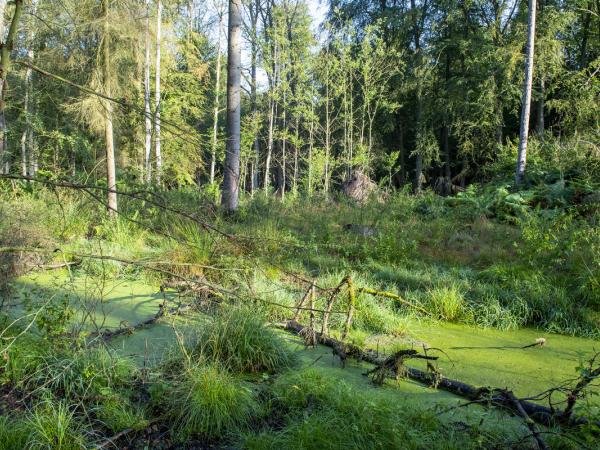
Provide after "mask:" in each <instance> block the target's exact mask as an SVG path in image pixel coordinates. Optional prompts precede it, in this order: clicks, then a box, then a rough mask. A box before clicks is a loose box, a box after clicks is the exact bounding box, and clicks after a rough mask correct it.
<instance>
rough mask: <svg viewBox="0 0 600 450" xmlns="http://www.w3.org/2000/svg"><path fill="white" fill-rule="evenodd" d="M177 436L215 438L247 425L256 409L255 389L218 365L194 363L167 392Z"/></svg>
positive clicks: (183, 437)
mask: <svg viewBox="0 0 600 450" xmlns="http://www.w3.org/2000/svg"><path fill="white" fill-rule="evenodd" d="M168 393H169V398H168V400H167V407H168V408H169V410H168V415H169V416H170V417H171V419H172V420H173V421H174V423H175V433H176V437H177V439H180V440H181V439H187V438H189V437H190V436H200V437H203V438H206V439H216V438H220V437H223V436H225V435H226V434H227V433H229V432H232V431H235V430H239V429H241V428H244V427H246V426H247V425H248V424H249V422H250V420H251V419H252V417H253V416H254V414H255V412H256V411H257V404H256V403H255V401H254V399H253V396H252V392H251V391H250V389H248V388H246V387H245V386H243V385H242V384H240V383H239V382H237V381H236V380H235V379H234V378H233V376H232V375H230V374H229V373H228V372H226V371H224V370H220V369H218V368H217V366H216V365H206V366H192V367H190V368H188V369H187V371H186V372H185V373H184V374H183V379H182V380H181V381H179V382H177V383H176V384H175V386H174V388H173V389H171V390H169V391H168Z"/></svg>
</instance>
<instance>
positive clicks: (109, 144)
mask: <svg viewBox="0 0 600 450" xmlns="http://www.w3.org/2000/svg"><path fill="white" fill-rule="evenodd" d="M102 13H103V15H104V35H103V36H102V59H103V61H102V72H103V74H102V81H103V83H104V94H105V95H106V96H107V97H110V96H111V94H112V93H111V89H110V76H111V61H110V33H109V25H108V21H109V18H108V0H102ZM112 107H113V105H112V103H111V102H110V101H109V100H104V114H105V124H104V140H105V144H106V178H107V181H108V189H109V191H108V211H109V214H110V215H111V216H115V215H116V213H117V193H116V189H117V177H116V165H115V144H114V135H113V117H112V116H113V108H112Z"/></svg>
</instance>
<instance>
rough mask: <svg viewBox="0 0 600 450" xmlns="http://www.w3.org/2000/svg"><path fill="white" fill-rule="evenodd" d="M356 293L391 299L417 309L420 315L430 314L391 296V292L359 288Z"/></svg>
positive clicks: (423, 309)
mask: <svg viewBox="0 0 600 450" xmlns="http://www.w3.org/2000/svg"><path fill="white" fill-rule="evenodd" d="M357 291H358V292H361V293H362V292H364V293H365V294H370V295H374V296H376V297H386V298H391V299H392V300H395V301H397V302H398V303H401V304H403V305H406V306H410V307H411V308H414V309H417V310H419V311H421V312H422V313H424V314H426V315H428V316H430V315H431V313H430V312H429V311H427V310H426V309H425V308H423V307H421V306H419V305H415V304H413V303H411V302H409V301H408V300H405V299H403V298H402V297H400V296H399V295H396V294H393V293H391V292H386V291H377V290H375V289H370V288H366V287H361V288H359V289H358V290H357Z"/></svg>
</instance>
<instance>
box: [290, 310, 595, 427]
mask: <svg viewBox="0 0 600 450" xmlns="http://www.w3.org/2000/svg"><path fill="white" fill-rule="evenodd" d="M281 326H282V328H284V329H285V330H288V331H291V332H293V333H295V334H301V333H302V332H303V330H304V326H302V325H301V324H299V323H298V322H294V321H288V322H286V323H284V324H281ZM316 334H317V338H318V339H319V342H320V343H321V344H323V345H326V346H328V347H330V348H332V349H334V353H335V352H336V349H339V348H340V346H342V347H343V348H345V349H346V350H347V352H346V354H351V355H352V356H353V357H354V358H355V359H357V360H359V361H365V362H368V363H370V364H374V365H375V366H378V367H381V366H383V365H384V364H385V362H386V360H387V358H382V357H380V356H379V355H378V354H377V353H376V352H375V351H373V350H368V349H367V350H363V349H361V348H360V347H358V346H356V345H353V344H350V343H343V342H341V341H338V340H337V339H333V338H331V337H329V336H323V335H322V334H321V333H316ZM402 375H404V376H405V377H406V378H409V379H411V380H414V381H417V382H419V383H421V384H424V385H426V386H435V387H436V388H439V389H443V390H445V391H448V392H451V393H452V394H455V395H457V396H459V397H465V398H467V399H469V400H473V401H477V402H481V403H483V402H484V401H485V402H488V403H491V404H494V405H497V406H503V407H506V408H508V409H509V410H511V411H512V412H513V413H515V414H519V415H520V413H519V411H517V410H516V409H515V406H514V405H513V404H511V402H510V401H509V400H508V399H507V398H506V396H505V395H502V393H503V392H505V390H504V389H493V388H490V387H476V386H473V385H470V384H467V383H463V382H462V381H459V380H453V379H450V378H446V377H444V376H442V375H441V374H439V373H431V372H426V371H423V370H419V369H416V368H414V367H408V366H405V367H403V374H402ZM394 376H396V374H394ZM519 403H520V405H521V407H522V408H523V411H524V412H525V413H526V414H527V415H528V417H530V418H531V419H532V420H534V421H535V422H537V423H539V424H541V425H545V426H553V425H556V424H563V425H568V426H581V425H588V424H593V425H595V426H597V427H600V422H595V421H591V420H590V419H588V418H587V417H569V418H568V420H565V419H564V413H563V411H561V410H553V409H551V408H548V407H546V406H543V405H539V404H537V403H533V402H530V401H525V400H520V401H519Z"/></svg>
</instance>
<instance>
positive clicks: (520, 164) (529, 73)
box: [515, 0, 536, 186]
mask: <svg viewBox="0 0 600 450" xmlns="http://www.w3.org/2000/svg"><path fill="white" fill-rule="evenodd" d="M535 10H536V0H529V13H528V20H527V55H526V57H525V81H524V83H523V98H522V102H521V130H520V133H519V154H518V157H517V170H516V172H515V185H517V186H519V185H520V184H521V181H523V176H524V175H525V166H526V163H527V138H528V136H529V113H530V109H531V86H532V84H533V51H534V41H535V12H536V11H535Z"/></svg>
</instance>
